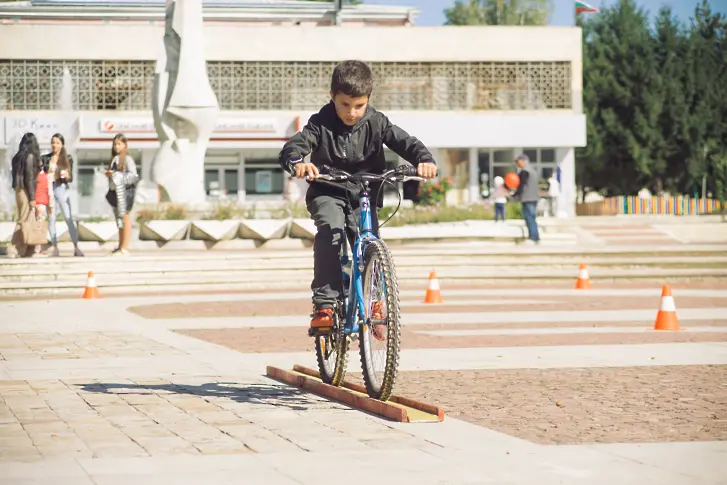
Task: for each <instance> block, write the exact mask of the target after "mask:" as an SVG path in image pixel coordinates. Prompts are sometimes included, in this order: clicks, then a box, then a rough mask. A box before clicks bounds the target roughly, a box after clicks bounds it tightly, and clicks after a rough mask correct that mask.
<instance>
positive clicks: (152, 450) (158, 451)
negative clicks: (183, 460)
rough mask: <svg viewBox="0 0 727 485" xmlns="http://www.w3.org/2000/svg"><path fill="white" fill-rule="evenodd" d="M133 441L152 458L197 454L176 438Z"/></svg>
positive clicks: (186, 443)
mask: <svg viewBox="0 0 727 485" xmlns="http://www.w3.org/2000/svg"><path fill="white" fill-rule="evenodd" d="M135 441H136V442H137V443H138V444H139V445H140V446H142V447H143V448H144V450H146V452H147V453H149V454H150V455H152V456H157V455H176V454H180V453H187V454H193V455H195V454H198V453H199V451H198V450H197V449H196V448H195V447H194V446H192V445H191V444H190V443H188V442H187V441H185V440H183V439H182V438H180V437H178V436H166V437H150V438H138V439H136V440H135Z"/></svg>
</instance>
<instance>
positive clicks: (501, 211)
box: [492, 175, 509, 222]
mask: <svg viewBox="0 0 727 485" xmlns="http://www.w3.org/2000/svg"><path fill="white" fill-rule="evenodd" d="M508 193H509V191H508V190H507V187H505V179H503V178H502V177H500V176H499V175H498V176H497V177H495V187H494V188H493V190H492V202H494V204H495V222H497V221H502V222H505V204H506V203H507V195H508Z"/></svg>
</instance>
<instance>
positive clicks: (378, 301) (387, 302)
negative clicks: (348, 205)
mask: <svg viewBox="0 0 727 485" xmlns="http://www.w3.org/2000/svg"><path fill="white" fill-rule="evenodd" d="M364 262H365V263H364V273H363V293H364V294H363V297H364V306H365V308H364V312H363V313H364V317H365V319H366V320H365V324H364V325H361V327H360V331H359V332H360V335H359V340H360V344H359V350H360V354H361V367H362V370H363V377H364V383H365V384H366V391H367V392H368V394H369V396H371V397H373V398H375V399H380V400H382V401H386V400H387V399H389V398H390V397H391V393H392V392H393V390H394V381H395V380H396V373H397V371H398V369H399V351H400V346H401V318H400V313H399V287H398V284H397V282H396V270H395V268H394V260H393V259H392V257H391V252H390V251H389V248H388V247H387V246H386V243H384V242H383V241H380V240H376V241H372V242H371V243H369V244H368V246H367V248H366V254H365V259H364Z"/></svg>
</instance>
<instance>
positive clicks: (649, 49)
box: [579, 0, 662, 194]
mask: <svg viewBox="0 0 727 485" xmlns="http://www.w3.org/2000/svg"><path fill="white" fill-rule="evenodd" d="M591 22H592V23H591ZM583 24H584V23H583V22H582V23H581V25H583ZM585 24H586V25H588V27H587V28H586V29H585V33H586V41H585V42H586V45H585V46H584V57H588V64H587V71H586V70H584V74H583V83H584V104H585V111H586V115H587V117H588V129H589V131H592V130H600V133H589V140H588V141H589V142H593V143H595V145H596V146H595V147H592V148H591V149H589V150H581V151H579V156H580V157H582V160H581V162H580V163H579V165H580V166H581V167H583V165H584V164H587V165H589V166H590V165H592V166H593V167H595V168H597V169H598V171H597V172H596V171H594V170H593V169H591V170H588V171H587V172H586V179H583V178H581V180H580V182H581V183H582V184H583V185H587V186H589V187H593V188H595V189H605V190H606V192H607V193H608V194H630V193H636V192H637V191H638V190H639V188H640V187H642V186H644V185H647V186H651V187H652V188H658V187H656V186H655V184H654V182H655V181H658V180H659V178H658V174H659V170H660V168H662V167H661V166H660V163H659V162H658V161H656V160H655V158H654V154H655V153H656V152H657V148H658V146H659V132H658V128H657V121H658V117H659V113H660V112H661V100H660V98H659V88H660V79H659V77H658V76H657V75H656V72H657V70H658V66H657V65H656V60H655V57H654V49H653V44H652V41H651V36H650V33H649V28H648V17H647V14H646V12H644V11H643V10H642V9H639V8H637V7H636V5H635V3H634V2H633V0H620V1H619V3H618V4H616V5H614V6H613V7H610V8H606V9H604V10H602V11H601V13H600V14H599V16H598V18H597V20H593V21H586V22H585Z"/></svg>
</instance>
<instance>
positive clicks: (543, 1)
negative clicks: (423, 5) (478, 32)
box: [444, 0, 552, 25]
mask: <svg viewBox="0 0 727 485" xmlns="http://www.w3.org/2000/svg"><path fill="white" fill-rule="evenodd" d="M551 10H552V2H551V0H457V1H456V2H455V3H454V6H453V7H452V8H448V9H445V10H444V16H445V18H446V22H445V24H446V25H547V23H548V16H549V15H550V13H551Z"/></svg>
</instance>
